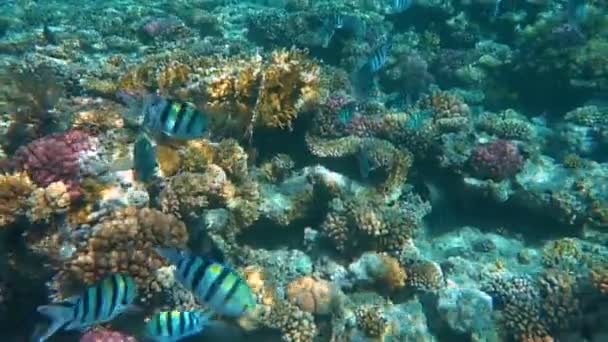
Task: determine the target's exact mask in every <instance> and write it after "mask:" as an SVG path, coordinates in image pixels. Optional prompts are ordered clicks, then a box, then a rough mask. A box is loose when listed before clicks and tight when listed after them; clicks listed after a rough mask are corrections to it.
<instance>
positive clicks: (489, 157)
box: [469, 139, 524, 180]
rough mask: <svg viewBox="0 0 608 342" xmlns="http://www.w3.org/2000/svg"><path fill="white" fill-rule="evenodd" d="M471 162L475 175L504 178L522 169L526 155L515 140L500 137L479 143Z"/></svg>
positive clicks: (496, 178) (497, 178) (495, 178)
mask: <svg viewBox="0 0 608 342" xmlns="http://www.w3.org/2000/svg"><path fill="white" fill-rule="evenodd" d="M469 162H470V165H471V169H472V170H473V172H474V174H475V176H477V177H481V178H491V179H494V180H502V179H505V178H509V177H512V176H514V175H515V174H516V173H517V172H518V171H519V170H520V169H521V167H522V165H523V163H524V157H523V156H522V155H521V153H520V151H519V148H518V147H517V146H516V145H515V144H514V143H513V142H511V141H509V140H502V139H500V140H495V141H492V142H490V143H487V144H479V145H477V146H476V147H475V149H474V150H473V153H472V154H471V157H470V159H469Z"/></svg>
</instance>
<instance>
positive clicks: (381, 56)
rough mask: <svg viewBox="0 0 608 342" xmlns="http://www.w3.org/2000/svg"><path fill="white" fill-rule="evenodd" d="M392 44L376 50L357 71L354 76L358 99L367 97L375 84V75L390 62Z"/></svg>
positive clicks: (388, 42)
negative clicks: (389, 55)
mask: <svg viewBox="0 0 608 342" xmlns="http://www.w3.org/2000/svg"><path fill="white" fill-rule="evenodd" d="M391 47H392V42H391V41H390V40H388V41H387V42H386V43H384V44H382V45H381V46H380V47H379V48H377V49H376V50H374V51H373V52H372V54H371V55H370V56H369V57H368V58H367V62H366V63H365V64H363V66H361V67H360V68H359V69H358V70H356V71H355V72H354V74H353V76H352V80H353V87H354V91H355V96H356V97H358V98H365V97H367V95H368V93H369V91H370V88H371V87H372V85H373V82H374V76H375V74H376V73H377V72H378V71H379V70H380V69H382V67H383V66H384V65H385V64H386V62H387V60H388V54H389V52H390V50H391Z"/></svg>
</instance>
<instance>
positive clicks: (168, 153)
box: [156, 145, 182, 177]
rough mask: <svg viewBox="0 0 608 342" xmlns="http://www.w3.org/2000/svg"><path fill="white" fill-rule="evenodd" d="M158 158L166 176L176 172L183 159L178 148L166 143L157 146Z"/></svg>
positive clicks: (161, 169)
mask: <svg viewBox="0 0 608 342" xmlns="http://www.w3.org/2000/svg"><path fill="white" fill-rule="evenodd" d="M156 160H158V166H159V168H160V171H161V172H162V175H163V176H165V177H169V176H173V175H174V174H176V173H177V171H178V170H179V168H180V166H181V161H182V160H181V156H180V155H179V152H178V151H177V150H176V149H174V148H172V147H171V146H165V145H157V146H156Z"/></svg>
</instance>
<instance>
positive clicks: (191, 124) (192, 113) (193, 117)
mask: <svg viewBox="0 0 608 342" xmlns="http://www.w3.org/2000/svg"><path fill="white" fill-rule="evenodd" d="M189 113H190V116H189V117H188V121H187V122H186V133H187V134H192V128H193V127H194V123H195V122H196V119H197V118H198V116H199V115H202V113H201V112H199V111H198V110H196V109H194V108H191V109H190V111H189Z"/></svg>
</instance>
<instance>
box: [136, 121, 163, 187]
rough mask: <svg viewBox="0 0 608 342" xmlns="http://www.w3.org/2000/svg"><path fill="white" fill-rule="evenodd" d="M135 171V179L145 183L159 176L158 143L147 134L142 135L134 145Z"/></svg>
mask: <svg viewBox="0 0 608 342" xmlns="http://www.w3.org/2000/svg"><path fill="white" fill-rule="evenodd" d="M133 170H134V172H135V179H137V180H138V181H140V182H144V183H147V182H150V181H151V180H153V179H154V178H155V177H156V176H157V175H158V162H157V160H156V143H155V142H153V141H152V139H150V138H149V137H148V135H147V134H145V133H143V134H140V135H139V136H138V137H137V140H136V141H135V144H134V145H133Z"/></svg>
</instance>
